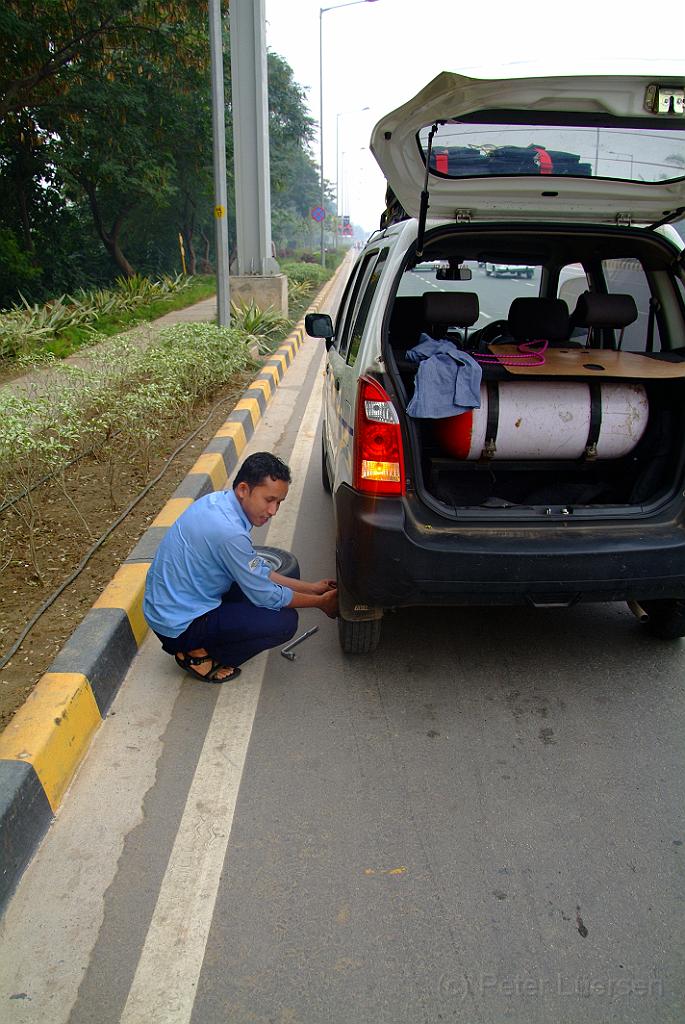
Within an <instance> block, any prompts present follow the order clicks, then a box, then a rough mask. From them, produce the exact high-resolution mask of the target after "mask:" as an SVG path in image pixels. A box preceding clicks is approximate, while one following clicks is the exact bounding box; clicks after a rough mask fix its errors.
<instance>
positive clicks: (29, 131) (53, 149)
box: [0, 0, 318, 297]
mask: <svg viewBox="0 0 685 1024" xmlns="http://www.w3.org/2000/svg"><path fill="white" fill-rule="evenodd" d="M0 29H2V30H4V32H5V33H6V36H7V37H8V38H9V39H10V40H11V44H12V45H8V46H6V47H4V49H3V52H2V53H0V81H2V82H3V83H4V86H5V99H4V107H3V108H1V109H4V111H5V117H4V120H3V121H2V123H0V187H2V189H3V195H4V197H5V203H4V204H3V206H2V208H0V229H2V228H4V229H7V231H9V232H11V239H12V240H10V238H9V236H7V237H6V242H5V245H4V248H3V247H0V261H2V259H3V256H2V252H3V251H4V252H5V254H6V257H5V258H6V260H7V262H8V265H9V264H13V265H14V266H15V267H17V268H18V267H19V266H20V265H21V266H23V267H24V271H26V272H22V274H21V275H20V276H21V278H22V280H23V282H24V284H25V285H28V286H30V287H32V288H33V293H34V297H35V296H36V292H37V291H40V289H44V290H45V292H47V293H50V289H52V288H60V289H62V290H65V288H66V287H74V283H77V284H83V283H88V281H89V280H98V281H100V280H108V279H109V278H110V277H111V275H112V274H113V273H123V274H126V275H130V274H132V273H133V272H134V270H138V269H141V268H143V269H145V270H146V271H147V270H149V269H152V268H154V269H156V270H166V269H168V268H176V267H177V266H178V234H179V233H180V234H181V235H182V236H183V239H184V245H185V251H186V254H187V257H188V268H189V270H190V271H191V272H194V271H195V268H196V266H197V258H196V253H195V244H196V241H197V239H198V238H199V239H201V240H202V242H203V243H204V254H203V260H201V263H202V264H203V265H204V266H206V260H207V258H208V254H209V241H208V239H209V237H211V236H213V230H212V224H213V217H212V209H213V187H212V186H213V174H212V128H211V108H210V79H209V46H208V38H207V36H208V33H207V5H206V3H202V2H200V3H197V2H196V0H98V3H97V4H95V5H94V4H93V3H92V0H89V2H86V0H44V2H43V3H42V4H41V5H39V7H38V8H34V7H33V5H32V4H30V3H29V0H8V2H7V3H6V4H5V7H4V8H3V10H2V11H0ZM227 33H228V27H227V24H226V34H227ZM225 52H226V55H227V57H228V55H229V53H230V48H229V46H228V42H227V41H226V46H225ZM225 64H226V67H225V71H226V94H227V96H230V61H229V60H226V62H225ZM268 69H269V97H270V136H271V170H272V175H271V177H272V212H273V217H274V223H275V225H277V227H278V229H279V230H280V227H281V226H284V225H286V224H288V225H293V224H295V223H296V222H298V221H300V222H301V221H302V219H303V218H304V217H308V214H309V209H310V207H311V206H312V205H314V204H315V203H316V202H317V201H318V200H317V188H318V176H317V170H316V165H315V164H314V162H313V161H312V158H311V154H310V152H309V147H310V143H311V140H312V135H313V122H312V120H311V118H310V117H309V115H308V114H307V110H306V102H305V95H304V92H303V90H302V89H301V88H300V87H299V86H298V85H297V83H296V82H295V81H294V78H293V74H292V70H291V69H290V67H289V66H288V65H287V63H286V62H285V61H284V60H283V59H282V58H281V57H279V56H277V55H276V54H269V55H268ZM226 138H227V148H228V153H227V168H228V194H229V225H230V224H231V223H232V222H234V218H232V216H231V211H232V208H233V206H234V204H233V199H232V197H233V188H234V183H233V160H232V155H231V147H232V126H231V109H230V103H229V104H228V106H227V124H226ZM13 245H14V246H18V253H17V252H15V250H14V249H13ZM98 245H99V246H101V247H102V248H101V249H100V250H98ZM105 252H106V253H107V254H108V255H109V258H110V260H111V267H112V270H108V269H107V263H106V260H105V259H104V253H105ZM18 254H21V256H22V258H23V260H24V263H21V261H20V260H18ZM33 270H35V271H36V273H35V274H34V273H33ZM29 271H30V272H29ZM84 278H87V280H85V281H84Z"/></svg>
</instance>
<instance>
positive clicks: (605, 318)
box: [571, 292, 637, 328]
mask: <svg viewBox="0 0 685 1024" xmlns="http://www.w3.org/2000/svg"><path fill="white" fill-rule="evenodd" d="M636 320H637V306H636V305H635V299H634V298H633V296H632V295H598V294H596V293H595V292H583V294H582V295H580V296H579V297H578V301H577V303H576V308H575V309H574V310H573V313H572V315H571V321H572V323H573V325H574V326H575V327H621V328H623V327H627V326H628V324H632V323H635V321H636Z"/></svg>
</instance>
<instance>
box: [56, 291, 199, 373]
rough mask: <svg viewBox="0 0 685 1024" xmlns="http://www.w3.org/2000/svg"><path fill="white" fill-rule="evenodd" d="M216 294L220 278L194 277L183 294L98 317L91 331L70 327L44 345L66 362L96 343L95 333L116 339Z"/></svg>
mask: <svg viewBox="0 0 685 1024" xmlns="http://www.w3.org/2000/svg"><path fill="white" fill-rule="evenodd" d="M215 292H216V278H215V277H214V275H212V274H208V275H204V276H197V277H194V278H193V280H192V281H191V283H190V284H189V285H188V286H187V287H186V288H184V289H183V290H182V291H180V292H176V293H174V294H172V295H168V296H165V297H163V298H159V299H152V300H150V301H149V302H146V303H145V304H144V305H141V306H139V307H138V308H137V309H135V310H130V311H122V312H118V313H111V314H106V315H104V316H101V317H97V318H96V319H95V320H94V321H93V322H92V324H91V325H90V329H89V328H83V327H68V328H66V329H65V330H64V331H62V332H61V333H60V334H59V335H58V336H57V337H56V338H54V339H52V340H51V341H49V342H47V343H46V344H45V345H44V346H43V350H44V351H45V352H49V353H50V354H52V355H53V356H56V357H57V358H58V359H64V358H65V357H66V356H69V355H71V354H72V352H75V351H76V350H77V349H79V348H81V347H82V346H83V345H88V344H91V343H92V341H93V330H94V331H95V332H97V334H99V335H104V336H105V337H112V336H113V335H115V334H122V333H123V332H124V331H127V330H129V328H131V327H135V326H136V324H140V323H147V322H149V321H150V320H157V319H158V318H159V317H160V316H164V315H165V314H166V313H171V312H173V310H175V309H185V308H186V307H187V306H192V305H194V304H195V303H196V302H202V300H203V299H209V298H211V296H212V295H214V293H215Z"/></svg>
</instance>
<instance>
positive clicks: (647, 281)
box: [307, 68, 685, 653]
mask: <svg viewBox="0 0 685 1024" xmlns="http://www.w3.org/2000/svg"><path fill="white" fill-rule="evenodd" d="M684 82H685V75H684V74H683V69H682V68H681V69H680V70H679V72H678V73H674V74H669V75H666V76H664V75H661V76H658V75H657V76H641V77H635V76H620V77H612V76H592V77H569V78H561V77H559V78H538V79H518V80H511V79H508V80H496V81H495V80H487V81H486V80H476V79H472V78H465V77H461V76H458V75H454V74H449V73H443V74H441V75H438V77H437V78H436V79H434V81H432V82H431V83H430V84H429V85H428V86H427V87H426V88H425V89H424V90H422V92H420V93H419V94H418V95H417V96H416V97H415V98H414V99H413V100H411V101H410V102H409V103H406V104H405V105H404V106H402V107H400V108H399V109H398V110H396V111H394V112H393V113H391V114H388V115H387V116H386V117H385V118H383V119H382V120H381V121H380V122H379V124H378V125H377V126H376V128H375V129H374V132H373V135H372V140H371V146H372V150H373V152H374V154H375V156H376V159H377V160H378V162H379V164H380V166H381V168H382V170H383V171H384V173H385V175H386V177H387V179H388V182H389V184H390V186H391V188H392V190H393V192H394V194H395V196H396V198H397V203H396V204H395V206H394V210H395V218H396V222H395V223H392V222H390V221H392V220H393V217H392V216H388V215H386V216H385V218H384V227H383V229H382V230H380V231H378V232H376V233H375V234H374V235H372V236H371V238H370V239H369V241H368V243H367V244H366V247H365V249H364V250H363V252H362V253H361V254H360V256H359V259H358V261H357V263H356V265H355V267H354V270H353V272H352V275H351V277H350V279H349V282H348V284H347V288H346V291H345V295H344V297H343V301H342V304H341V306H340V310H339V312H338V315H337V319H336V322H335V324H333V323H332V321H331V318H330V317H329V316H327V315H326V314H311V315H310V316H309V317H308V318H307V329H308V331H309V333H310V334H311V335H313V336H315V337H323V338H325V339H326V346H327V349H328V357H327V363H326V377H325V389H324V391H325V398H324V423H323V436H322V449H323V459H322V469H323V480H324V486H325V487H326V488H327V489H330V490H331V491H332V494H333V508H334V515H335V524H336V562H337V573H338V584H339V592H340V611H341V617H340V620H339V622H340V639H341V643H342V646H343V649H344V650H345V651H348V652H357V653H365V652H369V651H371V650H373V649H374V648H375V646H376V645H377V643H378V640H379V637H380V628H381V619H382V615H383V611H384V610H385V609H388V608H393V607H407V606H412V605H414V606H415V605H435V604H439V605H450V604H451V605H460V604H467V603H468V604H480V605H498V604H499V605H501V604H515V603H528V604H530V605H532V606H534V607H549V606H554V607H558V606H568V605H571V604H573V603H575V602H578V601H585V602H591V601H595V602H596V601H627V602H629V604H630V606H631V608H632V609H633V610H634V611H635V613H636V614H637V616H638V617H639V618H640V619H642V620H643V621H644V622H645V623H646V625H647V627H648V628H649V629H650V630H651V631H652V632H653V633H654V634H656V635H658V636H661V637H664V638H675V637H680V636H682V635H684V634H685V497H684V494H685V283H684V282H685V266H684V259H683V245H682V241H681V239H680V236H679V235H678V234H677V233H676V232H675V231H674V229H673V228H672V227H670V224H669V222H671V221H674V220H678V219H681V218H682V217H683V211H684V210H685V177H684V175H685V116H684V114H683V96H684ZM493 264H494V265H500V266H507V267H510V268H512V267H514V268H515V267H521V268H522V269H523V271H524V274H523V276H521V277H520V278H512V279H510V280H506V281H505V280H501V281H497V282H495V281H493V280H492V279H489V278H487V276H486V275H485V274H483V272H482V270H479V269H478V268H479V266H480V267H481V268H482V267H483V266H486V267H487V266H488V265H493ZM426 266H430V267H431V268H435V269H434V272H433V273H430V274H428V273H416V272H415V270H416V268H417V267H424V268H425V267H426ZM528 268H532V270H533V275H532V277H528V276H527V270H528ZM567 300H569V301H570V303H571V305H570V306H569V303H568V301H567Z"/></svg>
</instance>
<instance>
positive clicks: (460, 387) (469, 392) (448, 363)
mask: <svg viewBox="0 0 685 1024" xmlns="http://www.w3.org/2000/svg"><path fill="white" fill-rule="evenodd" d="M406 358H407V359H408V360H410V362H415V363H418V364H419V368H418V370H417V371H416V378H415V380H414V394H413V396H412V399H411V401H410V402H409V404H408V406H407V415H408V416H412V417H414V418H415V419H431V420H438V419H443V417H445V416H458V415H460V413H462V412H467V411H468V410H469V409H479V408H480V381H481V377H482V373H483V371H482V370H481V367H480V364H479V363H477V362H476V360H475V359H474V358H473V356H470V355H469V354H468V352H462V351H461V349H458V348H457V347H456V346H455V345H454V344H453V343H452V342H451V341H447V340H444V341H436V340H435V338H431V337H430V335H428V334H422V335H421V337H420V338H419V343H418V345H415V346H414V348H410V349H409V350H408V351H407V353H406Z"/></svg>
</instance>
